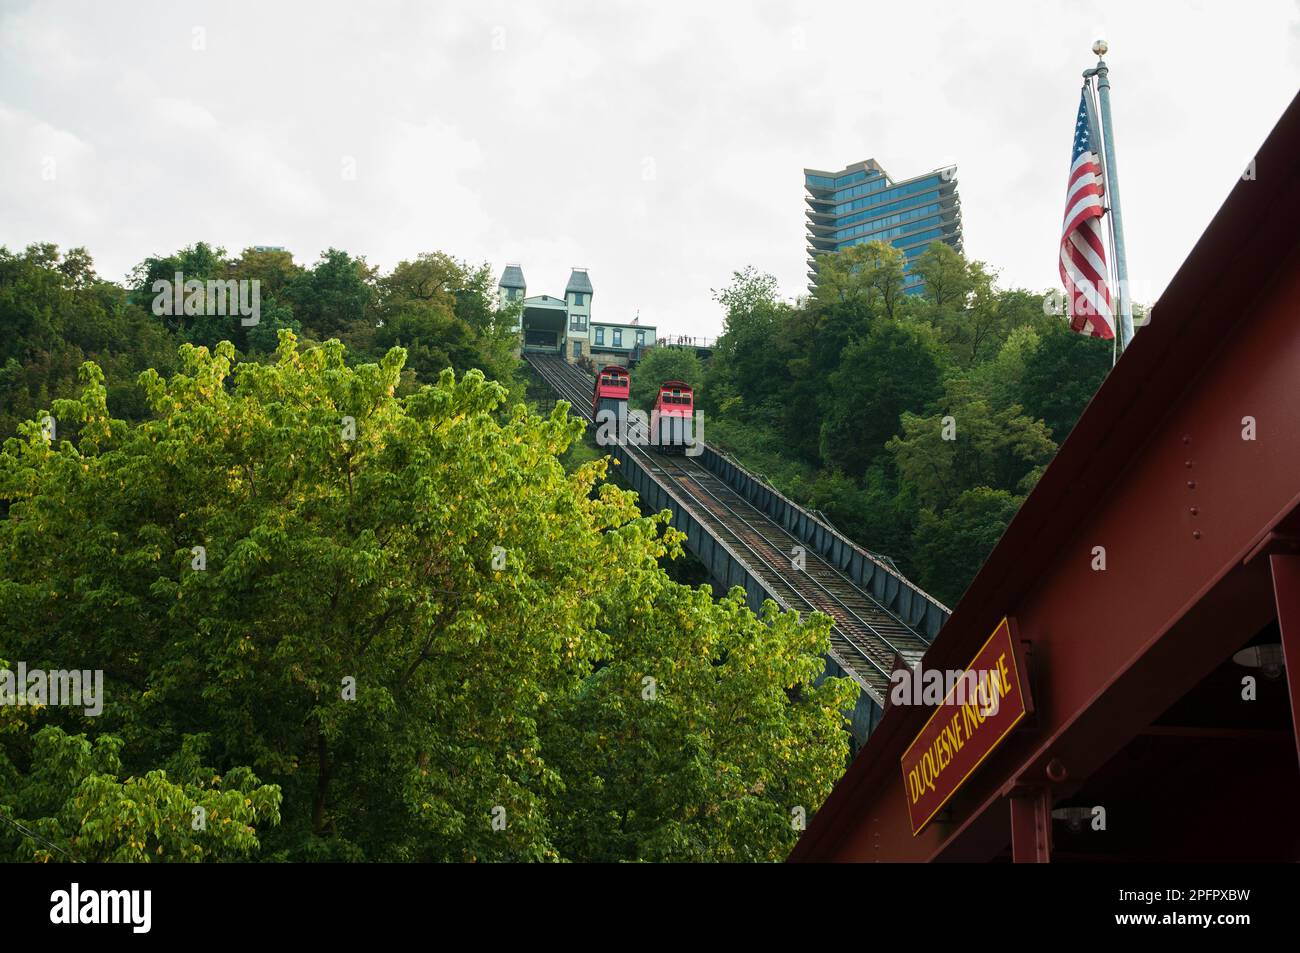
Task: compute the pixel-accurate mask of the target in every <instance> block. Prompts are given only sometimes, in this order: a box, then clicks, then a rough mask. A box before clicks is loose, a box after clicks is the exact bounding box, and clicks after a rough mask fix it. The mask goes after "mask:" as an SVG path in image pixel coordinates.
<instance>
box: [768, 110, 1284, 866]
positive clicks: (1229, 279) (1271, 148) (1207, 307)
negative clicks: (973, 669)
mask: <svg viewBox="0 0 1300 953" xmlns="http://www.w3.org/2000/svg"><path fill="white" fill-rule="evenodd" d="M1298 157H1300V96H1297V97H1296V99H1294V100H1292V102H1291V104H1290V105H1289V106H1288V107H1287V109H1286V111H1285V113H1284V114H1283V116H1282V118H1281V119H1280V120H1279V121H1278V123H1277V125H1276V126H1275V128H1274V129H1273V131H1272V132H1271V133H1270V134H1269V136H1268V138H1267V139H1266V141H1265V142H1264V144H1263V146H1261V147H1260V149H1259V151H1258V152H1257V154H1256V157H1255V166H1254V172H1255V175H1254V178H1253V179H1242V180H1241V181H1238V182H1237V183H1236V185H1235V186H1234V187H1233V189H1232V192H1231V193H1230V194H1229V196H1228V198H1227V200H1226V201H1225V202H1224V204H1223V206H1222V207H1221V208H1220V209H1219V212H1218V213H1217V214H1216V215H1215V217H1214V219H1213V220H1212V221H1211V222H1210V224H1209V226H1208V227H1207V228H1206V230H1205V232H1204V233H1203V234H1202V236H1201V238H1200V240H1199V241H1198V242H1197V244H1196V246H1195V248H1193V250H1192V252H1191V254H1190V255H1188V257H1187V260H1186V261H1185V262H1184V263H1183V265H1182V267H1181V268H1180V269H1179V271H1178V273H1177V274H1176V275H1175V276H1174V278H1173V280H1172V281H1171V282H1170V284H1169V286H1168V288H1167V289H1166V290H1165V292H1164V294H1163V295H1162V296H1161V297H1160V300H1159V301H1157V302H1156V304H1155V307H1154V308H1153V310H1152V313H1151V320H1150V324H1149V326H1148V327H1145V328H1143V329H1141V330H1140V331H1139V333H1138V334H1137V335H1136V337H1135V339H1134V341H1133V343H1132V344H1131V345H1130V347H1129V348H1128V350H1127V351H1126V352H1125V353H1124V355H1123V357H1122V358H1121V359H1120V361H1119V363H1118V365H1117V366H1116V367H1115V369H1114V370H1113V371H1112V372H1111V374H1110V375H1109V376H1108V378H1107V379H1106V381H1105V383H1104V384H1103V385H1102V386H1101V388H1100V389H1099V390H1098V391H1097V394H1096V395H1095V396H1094V397H1093V399H1092V401H1091V403H1089V405H1088V407H1087V409H1086V410H1085V412H1084V414H1083V416H1082V417H1081V418H1080V419H1079V422H1078V424H1076V426H1075V428H1074V430H1073V431H1072V432H1071V433H1070V435H1069V437H1068V438H1067V439H1066V441H1065V443H1064V444H1063V445H1062V446H1061V448H1060V450H1059V451H1058V453H1057V454H1056V457H1055V458H1054V459H1053V461H1052V463H1051V465H1050V466H1049V467H1048V468H1047V471H1046V472H1045V473H1044V474H1043V476H1042V478H1041V479H1040V480H1039V482H1038V485H1037V486H1036V487H1035V488H1034V491H1033V492H1032V493H1031V494H1030V495H1029V497H1028V498H1027V499H1026V500H1025V503H1024V505H1023V506H1022V507H1021V508H1020V511H1019V512H1018V513H1017V514H1016V516H1015V518H1014V519H1013V520H1012V522H1011V525H1010V526H1008V527H1007V530H1006V532H1005V533H1004V534H1003V536H1002V539H1001V540H1000V541H999V542H998V545H997V546H996V547H995V548H994V550H993V552H992V553H991V554H990V555H989V557H988V559H987V560H986V562H985V563H984V566H983V567H982V568H981V569H980V572H979V574H978V575H977V576H976V577H975V580H974V581H973V582H972V583H971V585H970V587H969V589H968V590H967V591H966V593H965V594H964V595H963V597H962V599H961V601H960V602H959V603H958V605H957V607H956V609H955V610H954V611H953V614H952V616H951V618H950V619H949V620H948V622H947V624H946V625H945V626H944V628H943V630H942V631H941V632H940V633H939V635H938V637H937V639H936V640H935V642H934V645H933V646H932V647H931V649H930V650H929V652H927V654H926V657H925V664H926V666H927V667H930V668H939V669H950V668H955V669H960V668H963V667H964V666H965V664H966V663H967V662H968V661H969V659H970V658H971V656H972V655H973V653H974V652H975V651H976V650H977V649H978V648H979V646H980V644H981V642H982V641H983V640H984V639H986V638H987V637H988V633H989V632H991V631H993V629H994V627H995V626H996V625H997V623H998V621H999V620H1000V619H1001V618H1002V616H1003V615H1004V614H1005V612H1006V611H1007V607H1008V606H1011V605H1013V604H1015V603H1016V601H1017V600H1018V599H1020V598H1022V597H1023V596H1024V595H1025V594H1026V593H1027V592H1028V591H1029V590H1030V589H1031V587H1032V586H1033V585H1034V584H1035V581H1036V579H1037V577H1038V574H1039V573H1040V572H1041V569H1042V567H1044V566H1047V565H1050V564H1051V562H1052V558H1053V556H1054V554H1055V552H1056V549H1057V547H1058V545H1059V540H1062V539H1065V538H1067V537H1068V536H1069V535H1070V534H1071V533H1072V532H1073V531H1074V530H1075V529H1076V528H1077V527H1078V526H1079V524H1081V523H1083V522H1084V521H1085V520H1087V519H1088V518H1089V516H1090V513H1091V511H1092V509H1093V507H1094V506H1095V505H1096V504H1097V503H1099V502H1100V501H1102V500H1104V499H1105V495H1106V493H1107V491H1108V489H1109V488H1110V487H1111V486H1112V485H1113V484H1114V483H1115V481H1117V480H1119V479H1121V478H1122V477H1123V471H1124V468H1125V466H1126V464H1127V463H1128V462H1129V461H1130V460H1131V459H1132V458H1133V457H1134V456H1135V454H1137V453H1138V452H1139V451H1140V450H1141V448H1142V447H1143V446H1144V444H1146V443H1147V441H1148V440H1149V439H1150V438H1151V436H1152V435H1153V434H1155V433H1157V432H1159V429H1160V427H1161V426H1162V423H1163V421H1164V419H1165V417H1166V416H1167V414H1166V410H1167V409H1168V408H1170V407H1172V406H1173V405H1174V404H1175V403H1177V401H1178V400H1179V398H1180V396H1181V395H1182V394H1184V393H1185V392H1186V391H1187V390H1188V389H1189V388H1190V387H1193V386H1194V384H1195V381H1196V378H1197V376H1198V374H1199V373H1200V372H1201V371H1202V369H1204V368H1205V367H1206V366H1207V364H1209V362H1211V361H1213V360H1214V359H1215V356H1216V354H1217V353H1218V351H1219V349H1220V346H1221V344H1222V342H1223V341H1224V340H1225V339H1226V338H1227V337H1228V336H1230V335H1231V334H1232V333H1233V331H1234V328H1235V326H1236V324H1237V323H1238V322H1239V321H1241V320H1242V319H1243V318H1244V317H1245V316H1246V315H1248V314H1249V313H1250V309H1249V308H1247V307H1243V305H1245V304H1247V303H1249V302H1250V301H1252V300H1254V299H1255V298H1256V296H1258V295H1259V294H1260V293H1261V292H1262V291H1263V289H1264V288H1266V287H1267V286H1268V285H1269V284H1270V283H1271V282H1274V281H1276V280H1278V277H1279V275H1281V274H1282V273H1283V272H1284V271H1285V269H1286V268H1287V267H1289V266H1290V267H1294V259H1295V256H1296V254H1297V223H1298V222H1300V159H1298ZM1243 171H1244V170H1243ZM1288 258H1290V259H1293V261H1292V262H1290V263H1288V262H1287V259H1288ZM1297 321H1298V322H1300V314H1298V315H1297ZM1297 333H1300V328H1298V332H1297ZM908 715H909V711H908V710H905V709H903V710H891V711H888V712H886V714H885V716H884V718H883V720H882V721H881V723H880V725H879V727H877V729H876V730H875V732H874V733H873V734H872V736H871V738H870V739H869V740H868V742H867V744H866V745H865V746H864V747H863V749H862V751H861V752H859V754H858V757H857V758H856V759H855V761H854V762H853V764H852V765H850V767H849V770H848V772H847V773H846V774H845V776H844V777H843V778H842V779H841V780H840V782H839V784H837V785H836V787H835V790H834V791H833V792H832V793H831V795H830V797H829V798H827V800H826V803H825V804H824V805H823V806H822V807H821V809H820V810H819V811H818V812H817V814H816V816H815V817H814V819H813V821H812V822H811V824H810V825H809V828H808V830H807V831H806V832H805V834H804V836H803V837H802V838H801V839H800V841H799V843H798V844H797V845H796V846H795V849H794V851H793V852H792V853H791V855H790V858H789V859H790V860H792V861H800V860H817V859H820V858H821V857H824V856H830V855H831V854H833V853H834V845H836V844H837V843H838V842H839V841H840V840H841V839H842V838H843V837H844V835H845V833H846V831H848V830H850V829H852V827H853V826H854V825H855V824H856V823H858V821H859V820H860V818H859V817H858V816H857V810H856V809H857V807H858V805H859V804H860V803H861V801H862V797H863V795H864V794H865V792H867V791H870V790H872V789H874V788H875V786H876V785H878V784H889V783H895V782H896V778H895V775H896V774H897V773H898V754H899V753H900V752H901V751H902V749H903V747H905V745H906V743H907V741H909V740H910V739H911V736H912V734H913V733H914V731H915V728H916V725H915V724H913V722H912V721H911V720H910V719H909V717H908Z"/></svg>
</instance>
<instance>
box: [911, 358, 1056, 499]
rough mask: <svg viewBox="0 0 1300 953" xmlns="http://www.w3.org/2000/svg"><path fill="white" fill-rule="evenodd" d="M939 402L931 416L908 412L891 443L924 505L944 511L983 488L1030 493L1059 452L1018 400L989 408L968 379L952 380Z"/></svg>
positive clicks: (1040, 423) (1046, 433)
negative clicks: (965, 493) (966, 494)
mask: <svg viewBox="0 0 1300 953" xmlns="http://www.w3.org/2000/svg"><path fill="white" fill-rule="evenodd" d="M940 405H941V408H942V409H941V410H940V412H939V413H935V414H931V415H930V416H928V417H921V416H918V415H916V414H912V413H908V412H904V413H903V415H902V418H901V420H902V425H903V432H902V434H901V435H900V436H897V437H894V438H893V439H892V440H890V441H889V443H888V444H887V447H888V449H889V451H890V453H892V454H893V455H894V459H895V461H896V464H897V466H898V472H899V474H900V476H902V477H903V478H904V479H905V480H907V481H908V482H909V483H910V484H911V485H912V486H914V487H915V488H916V491H917V498H918V500H919V501H920V503H921V505H922V506H924V507H928V508H930V509H933V510H940V509H942V508H944V507H946V506H947V505H948V504H949V503H950V502H952V501H953V500H954V499H955V498H956V497H957V496H959V495H960V494H961V493H962V492H963V491H964V490H966V489H969V488H973V487H978V486H986V487H992V488H994V489H1000V490H1007V491H1015V492H1019V493H1025V492H1027V491H1028V490H1029V489H1030V488H1031V487H1032V484H1033V481H1034V480H1035V479H1036V478H1037V474H1038V473H1039V472H1040V469H1041V467H1042V466H1043V465H1045V464H1046V463H1047V461H1048V460H1050V459H1051V458H1052V454H1053V453H1055V452H1056V444H1054V443H1053V442H1052V439H1051V436H1050V434H1049V433H1048V431H1047V427H1046V425H1044V424H1043V422H1042V421H1041V420H1033V419H1031V418H1029V417H1027V416H1025V414H1024V413H1023V412H1022V411H1021V408H1020V406H1019V405H1017V404H1012V405H1011V406H1009V407H1000V408H996V409H995V408H993V407H990V406H989V404H988V401H987V400H986V399H985V398H984V397H983V396H982V395H981V394H979V393H978V392H977V391H976V390H975V389H974V388H973V387H972V386H971V385H970V383H969V382H968V381H966V380H963V379H961V378H954V379H952V380H950V381H949V382H948V383H947V385H946V387H945V394H944V397H943V399H942V401H941V402H940Z"/></svg>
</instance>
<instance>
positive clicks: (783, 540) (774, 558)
mask: <svg viewBox="0 0 1300 953" xmlns="http://www.w3.org/2000/svg"><path fill="white" fill-rule="evenodd" d="M524 357H525V359H526V360H527V361H528V362H529V364H531V365H532V366H533V368H534V369H535V370H536V371H537V373H538V375H539V376H540V377H541V378H542V379H543V380H544V381H545V382H546V383H547V385H548V386H550V387H551V388H552V390H554V391H555V393H556V395H557V396H558V397H560V398H562V399H563V400H566V401H568V402H569V404H570V405H571V413H572V414H574V415H575V416H578V417H581V418H582V419H583V420H584V421H586V422H587V423H588V425H593V424H594V419H593V417H592V411H591V391H592V386H593V379H592V378H591V377H590V376H589V375H587V374H586V373H584V372H583V371H582V370H580V369H578V368H576V367H574V366H573V365H571V364H569V363H568V362H567V361H565V360H564V358H563V357H560V356H559V355H554V354H538V353H528V354H525V355H524ZM618 453H619V455H620V456H625V457H629V458H631V459H632V460H633V461H634V462H635V464H636V465H637V466H639V467H640V468H641V469H643V470H644V471H645V472H646V473H648V474H649V475H650V476H651V477H652V478H653V479H654V480H655V481H656V482H657V483H658V484H659V485H660V486H662V487H663V488H664V490H665V491H666V492H667V493H668V494H669V495H670V496H671V497H672V498H673V499H674V500H675V501H676V503H677V504H678V505H679V506H681V507H682V508H683V509H684V510H685V511H686V512H687V513H689V514H690V516H691V517H693V518H694V519H695V520H696V522H697V523H699V524H700V525H701V526H702V527H705V528H706V529H707V531H708V532H709V533H710V534H711V535H712V536H713V537H714V539H715V540H716V541H718V542H720V543H722V544H723V545H724V546H725V547H726V548H727V549H728V550H729V551H730V552H731V553H732V554H734V556H735V557H736V558H737V559H738V560H740V561H741V562H742V563H743V564H744V566H745V568H746V569H747V570H748V571H749V573H750V574H751V575H752V576H753V577H755V578H756V579H757V580H758V581H759V583H760V585H761V586H762V588H763V589H764V590H766V593H767V594H768V595H769V596H771V597H772V598H773V599H774V600H775V601H776V602H777V603H778V604H779V605H781V606H782V607H783V608H785V609H789V610H798V611H802V612H809V611H814V610H816V611H819V612H823V613H825V614H826V615H828V616H830V617H831V618H832V620H834V626H833V628H832V631H831V639H830V641H831V656H832V658H833V659H834V660H835V662H837V663H838V665H839V667H840V668H841V669H842V670H844V671H845V672H847V673H848V674H849V675H851V676H852V677H853V678H854V679H855V681H857V682H858V684H859V686H860V687H861V688H862V689H863V690H864V691H865V692H866V693H867V694H868V695H869V696H870V697H871V698H872V699H873V700H874V701H875V703H876V704H877V705H879V706H880V707H881V708H882V709H883V708H884V706H885V704H886V698H887V696H888V692H889V676H890V673H891V672H892V671H893V669H894V667H895V665H896V664H897V662H898V660H899V659H900V658H901V659H902V661H903V662H904V663H905V664H907V665H909V666H910V665H915V664H916V662H917V661H918V660H919V659H920V657H921V655H922V654H923V653H924V652H925V650H926V648H927V646H928V644H929V643H928V641H927V640H926V639H924V638H923V637H922V636H920V635H919V634H918V633H917V632H916V631H914V630H913V629H912V628H911V627H910V626H908V625H906V624H905V623H904V622H902V621H901V620H900V619H899V618H898V617H897V616H896V615H895V614H893V613H892V612H890V611H889V610H888V609H886V608H885V607H883V606H881V605H880V604H879V603H878V602H877V601H876V600H875V599H873V598H872V597H871V595H870V594H868V593H866V592H864V591H862V589H861V588H859V587H858V586H856V585H855V584H854V583H853V582H852V581H851V580H849V579H848V578H847V577H845V576H844V575H843V574H842V573H841V572H840V571H839V570H838V569H837V568H836V567H834V566H832V565H831V564H830V563H828V562H827V561H826V560H825V559H823V558H822V557H821V556H820V555H819V554H818V553H816V552H815V551H812V550H811V549H809V548H808V547H804V551H803V552H802V553H800V552H799V551H798V550H797V549H795V547H802V546H803V544H802V543H801V542H800V541H799V540H798V539H797V538H796V537H795V536H793V535H792V534H791V533H790V532H789V531H788V530H787V529H786V528H785V527H783V526H781V525H780V524H779V523H777V522H776V521H774V520H773V519H772V518H771V517H770V516H768V515H767V514H766V513H764V512H763V511H762V510H760V509H758V508H757V507H755V506H754V505H753V504H752V503H750V502H749V500H747V499H745V498H744V497H743V496H742V495H741V494H740V493H738V492H736V490H735V489H734V488H732V487H731V486H730V485H729V484H727V482H726V481H725V480H723V479H721V478H720V477H719V476H718V475H717V474H715V473H713V471H711V470H710V469H709V468H708V467H706V466H705V465H704V464H703V463H702V462H700V461H699V460H698V459H695V458H692V457H685V456H672V455H667V454H660V453H652V452H650V451H649V450H647V449H646V448H644V447H636V446H631V445H624V446H621V447H619V448H618ZM800 556H802V560H800V559H799V557H800ZM801 563H802V565H801Z"/></svg>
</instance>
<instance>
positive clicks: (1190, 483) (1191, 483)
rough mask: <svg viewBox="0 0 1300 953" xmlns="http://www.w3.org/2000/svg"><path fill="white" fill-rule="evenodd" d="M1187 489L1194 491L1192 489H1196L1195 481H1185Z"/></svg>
mask: <svg viewBox="0 0 1300 953" xmlns="http://www.w3.org/2000/svg"><path fill="white" fill-rule="evenodd" d="M1187 489H1189V490H1194V489H1196V481H1195V480H1188V481H1187Z"/></svg>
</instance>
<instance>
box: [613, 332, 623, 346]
mask: <svg viewBox="0 0 1300 953" xmlns="http://www.w3.org/2000/svg"><path fill="white" fill-rule="evenodd" d="M614 346H615V347H622V346H623V329H622V328H615V329H614Z"/></svg>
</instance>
